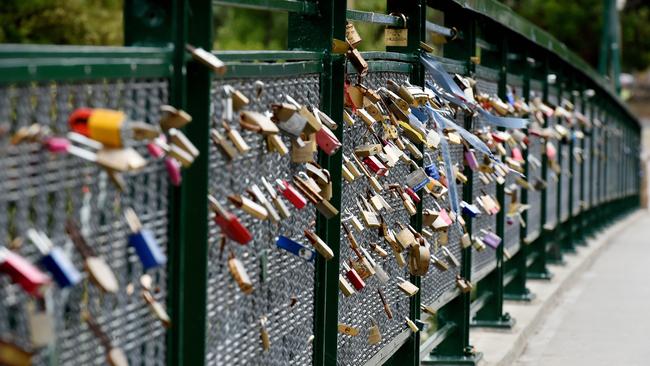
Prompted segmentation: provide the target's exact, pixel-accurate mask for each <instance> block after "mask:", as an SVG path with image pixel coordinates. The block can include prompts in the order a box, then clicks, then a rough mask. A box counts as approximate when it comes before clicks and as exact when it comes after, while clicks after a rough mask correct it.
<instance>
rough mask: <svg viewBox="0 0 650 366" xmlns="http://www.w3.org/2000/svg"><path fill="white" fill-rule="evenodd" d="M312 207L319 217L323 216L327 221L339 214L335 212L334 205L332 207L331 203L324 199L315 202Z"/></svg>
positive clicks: (337, 211)
mask: <svg viewBox="0 0 650 366" xmlns="http://www.w3.org/2000/svg"><path fill="white" fill-rule="evenodd" d="M314 206H315V207H316V209H317V210H318V212H319V213H320V214H321V215H323V216H325V218H327V219H331V218H333V217H335V216H336V215H338V214H339V210H337V209H336V207H334V205H332V203H331V202H330V201H328V200H326V199H323V200H320V201H318V202H316V204H315V205H314Z"/></svg>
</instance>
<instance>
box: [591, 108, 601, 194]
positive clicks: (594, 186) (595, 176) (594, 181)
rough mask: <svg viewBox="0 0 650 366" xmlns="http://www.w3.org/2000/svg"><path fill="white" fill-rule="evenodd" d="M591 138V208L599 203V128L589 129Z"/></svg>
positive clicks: (597, 115) (598, 116)
mask: <svg viewBox="0 0 650 366" xmlns="http://www.w3.org/2000/svg"><path fill="white" fill-rule="evenodd" d="M595 111H596V112H599V110H597V109H596V110H595ZM594 117H596V118H599V119H600V113H596V115H595V116H594ZM591 138H592V139H593V142H592V144H593V146H594V148H593V151H592V152H591V159H592V163H591V166H592V167H593V172H592V177H591V179H589V184H590V185H591V187H590V191H591V197H592V199H591V202H592V205H593V206H596V205H598V204H599V203H600V191H599V189H600V184H599V181H600V179H601V169H600V163H601V156H602V150H601V143H600V141H601V130H600V128H598V127H596V126H594V127H593V128H592V129H591Z"/></svg>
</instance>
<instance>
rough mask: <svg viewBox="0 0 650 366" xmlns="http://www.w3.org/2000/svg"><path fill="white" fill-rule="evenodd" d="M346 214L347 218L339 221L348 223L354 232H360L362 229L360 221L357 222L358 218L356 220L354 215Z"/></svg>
mask: <svg viewBox="0 0 650 366" xmlns="http://www.w3.org/2000/svg"><path fill="white" fill-rule="evenodd" d="M347 213H348V216H347V217H346V218H345V219H343V220H341V221H342V222H349V223H350V225H351V226H352V227H353V228H354V229H355V230H356V231H358V232H362V231H363V229H364V228H363V224H362V223H361V221H360V220H359V218H357V217H356V216H355V215H354V214H351V213H350V212H349V211H347Z"/></svg>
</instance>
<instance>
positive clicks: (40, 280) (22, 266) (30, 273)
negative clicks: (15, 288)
mask: <svg viewBox="0 0 650 366" xmlns="http://www.w3.org/2000/svg"><path fill="white" fill-rule="evenodd" d="M0 272H2V273H6V274H7V275H9V277H11V280H12V281H13V282H14V283H16V284H18V285H20V287H22V288H23V290H25V292H27V293H28V294H30V295H32V296H34V297H37V298H42V297H43V294H44V293H45V290H46V289H47V287H48V286H49V284H50V283H51V279H50V277H49V276H48V275H47V274H45V273H43V272H41V270H40V269H38V268H37V267H36V266H34V265H33V264H31V263H30V262H28V261H27V260H26V259H25V258H23V257H21V256H20V255H18V254H16V253H14V252H12V251H10V250H9V249H7V248H0Z"/></svg>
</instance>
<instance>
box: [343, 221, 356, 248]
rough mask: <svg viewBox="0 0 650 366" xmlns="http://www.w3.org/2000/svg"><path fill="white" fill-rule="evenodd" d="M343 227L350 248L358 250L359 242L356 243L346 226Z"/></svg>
mask: <svg viewBox="0 0 650 366" xmlns="http://www.w3.org/2000/svg"><path fill="white" fill-rule="evenodd" d="M342 226H343V231H344V232H345V238H346V239H348V242H350V248H352V249H354V248H358V247H359V242H357V239H356V238H355V237H354V234H352V231H350V229H349V228H348V227H347V225H342Z"/></svg>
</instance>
